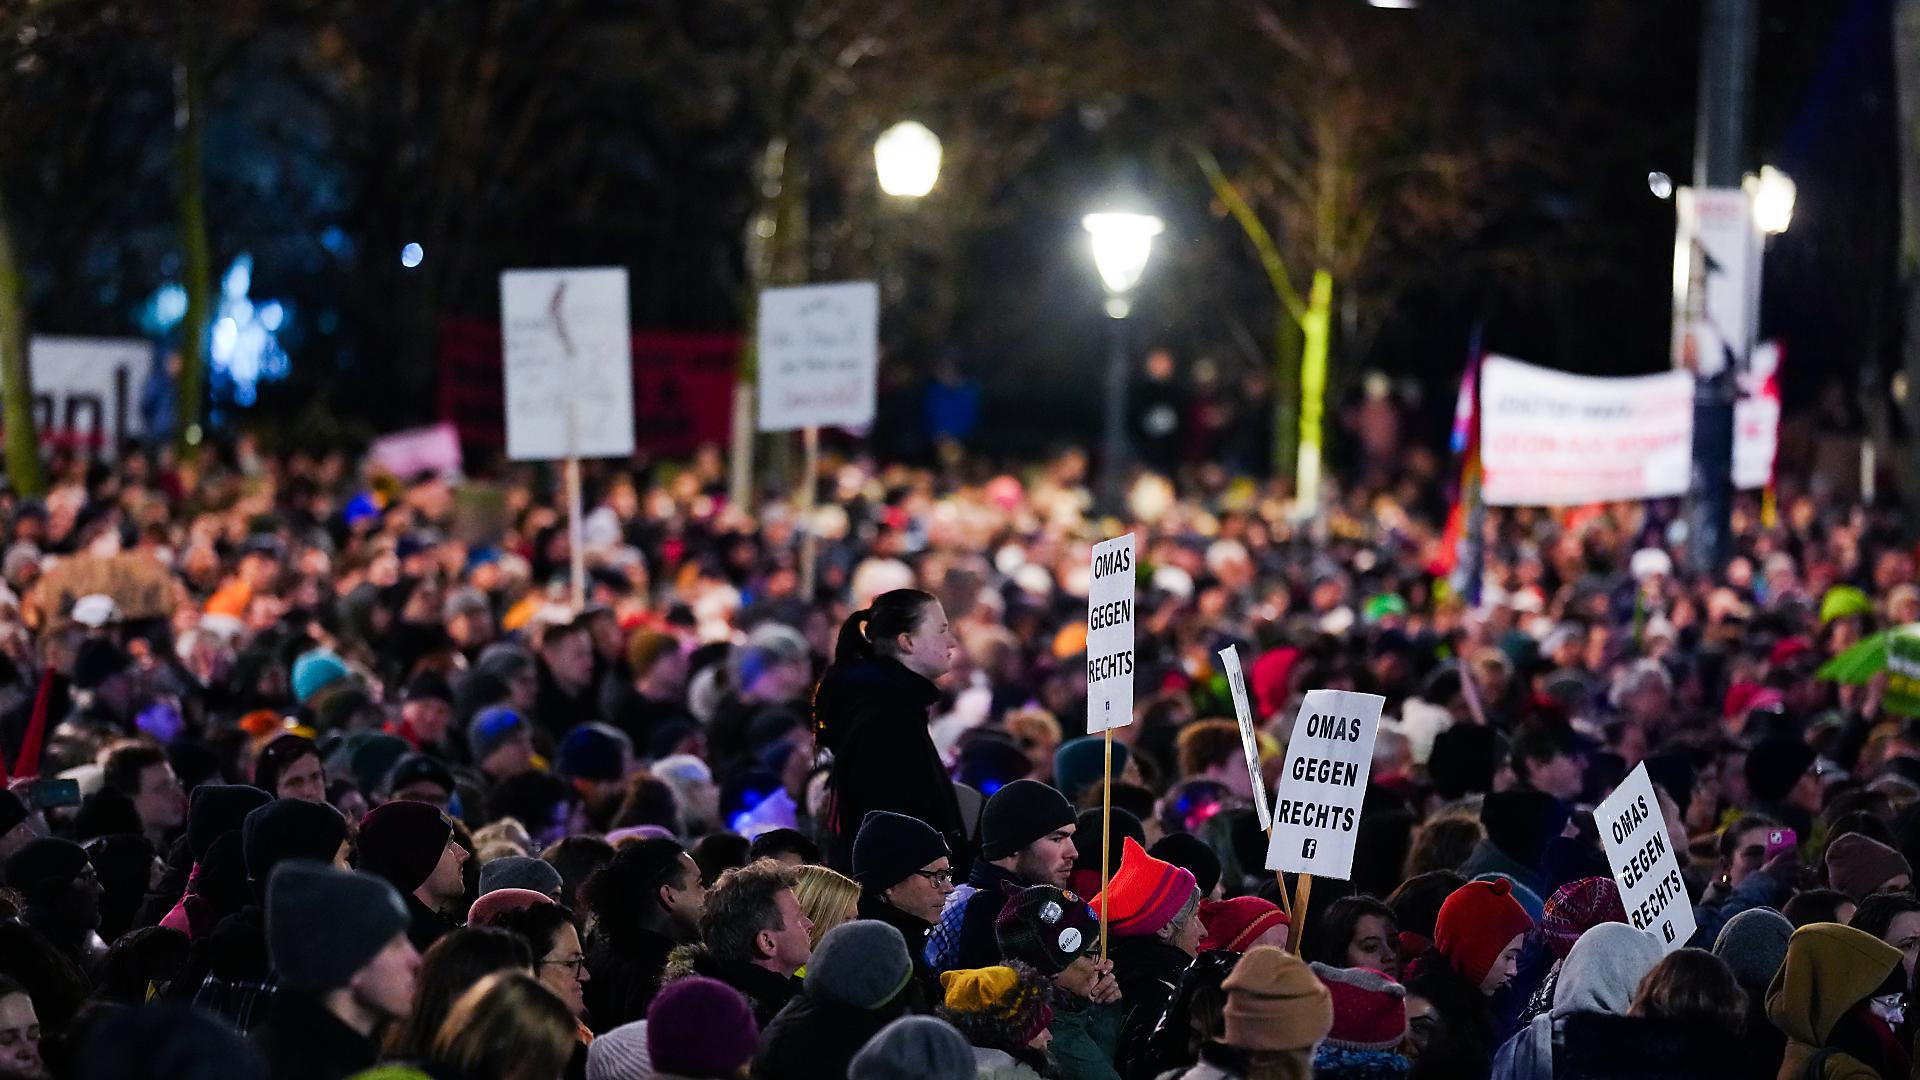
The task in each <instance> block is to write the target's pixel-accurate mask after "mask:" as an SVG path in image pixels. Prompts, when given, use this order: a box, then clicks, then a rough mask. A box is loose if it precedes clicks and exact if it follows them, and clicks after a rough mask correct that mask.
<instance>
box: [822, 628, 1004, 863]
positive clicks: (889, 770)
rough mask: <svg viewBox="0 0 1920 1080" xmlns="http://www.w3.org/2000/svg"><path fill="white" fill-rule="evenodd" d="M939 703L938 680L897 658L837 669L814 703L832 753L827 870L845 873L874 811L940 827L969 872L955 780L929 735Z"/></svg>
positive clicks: (956, 855) (964, 829) (828, 673)
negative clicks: (859, 835)
mask: <svg viewBox="0 0 1920 1080" xmlns="http://www.w3.org/2000/svg"><path fill="white" fill-rule="evenodd" d="M939 700H940V688H939V687H937V686H935V685H934V684H933V682H932V680H930V679H927V678H926V677H924V676H922V675H920V674H918V673H916V672H914V671H911V670H909V669H908V668H907V666H906V665H905V664H902V663H901V662H900V661H898V660H895V659H893V658H892V657H885V656H882V657H875V658H873V659H870V660H863V661H860V662H857V663H853V664H849V665H846V666H844V667H842V666H840V665H835V666H834V667H833V668H831V669H829V671H828V672H827V674H826V677H825V678H823V679H821V680H820V688H819V690H818V691H817V692H816V693H815V695H814V723H815V728H816V730H817V731H818V732H819V741H820V745H821V746H822V747H824V748H825V749H827V750H830V751H832V752H833V774H832V777H831V787H832V803H831V804H830V809H829V811H828V816H827V840H828V843H827V848H828V854H827V857H828V862H829V864H830V865H832V866H833V868H834V869H836V870H839V871H840V872H842V873H846V872H847V871H848V870H850V869H851V868H852V865H853V840H854V836H855V835H856V834H857V833H858V832H859V829H860V823H861V822H862V821H865V820H866V817H867V813H868V812H869V811H872V810H889V811H892V812H893V813H896V814H905V815H906V816H908V817H913V818H919V819H920V820H921V821H924V822H926V823H927V824H929V825H931V826H933V827H934V829H935V830H937V831H938V832H939V833H940V835H941V837H942V838H944V839H945V840H946V842H947V847H948V848H949V849H951V850H952V851H953V853H954V858H955V861H956V862H957V863H959V864H961V866H962V868H963V869H964V868H965V867H966V865H967V864H968V863H970V862H971V859H970V857H969V856H970V847H969V844H968V836H967V829H966V825H965V823H964V820H963V819H962V818H961V816H960V803H959V800H958V799H957V798H956V797H955V795H954V791H953V780H952V778H950V777H949V776H948V775H947V767H946V764H945V763H944V762H942V761H941V760H940V752H939V751H938V750H936V749H935V748H934V745H933V738H932V736H930V735H929V734H928V733H927V719H928V716H927V711H928V710H929V709H930V708H932V707H933V705H934V703H935V702H937V701H939Z"/></svg>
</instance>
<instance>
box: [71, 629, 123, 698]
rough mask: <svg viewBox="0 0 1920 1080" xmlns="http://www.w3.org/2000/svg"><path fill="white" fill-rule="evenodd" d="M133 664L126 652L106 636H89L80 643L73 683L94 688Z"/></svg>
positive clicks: (76, 655) (86, 687)
mask: <svg viewBox="0 0 1920 1080" xmlns="http://www.w3.org/2000/svg"><path fill="white" fill-rule="evenodd" d="M131 666H133V661H132V660H131V659H129V658H128V656H127V654H126V652H125V651H124V650H122V649H121V648H120V646H118V645H115V644H114V643H113V642H111V641H108V640H107V639H106V638H88V639H87V640H86V641H83V642H81V643H80V651H79V652H78V653H76V654H75V655H74V659H73V685H74V686H75V687H77V688H79V689H81V690H93V689H96V688H98V687H99V685H100V684H101V683H103V682H106V681H107V680H108V679H111V678H113V677H114V676H115V675H118V674H120V673H121V672H123V671H125V670H127V668H129V667H131Z"/></svg>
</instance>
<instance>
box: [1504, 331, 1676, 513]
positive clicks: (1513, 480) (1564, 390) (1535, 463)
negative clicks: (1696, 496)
mask: <svg viewBox="0 0 1920 1080" xmlns="http://www.w3.org/2000/svg"><path fill="white" fill-rule="evenodd" d="M1480 463H1481V466H1482V468H1483V469H1484V473H1483V475H1484V480H1483V481H1482V485H1481V491H1482V492H1483V493H1484V495H1485V498H1486V501H1487V505H1489V506H1580V505H1584V504H1586V503H1595V502H1612V501H1615V500H1627V499H1655V498H1663V497H1666V496H1671V495H1682V494H1685V493H1686V490H1687V485H1688V482H1689V480H1690V479H1691V477H1692V469H1693V375H1692V374H1691V373H1689V372H1686V371H1666V372H1661V373H1660V374H1658V375H1632V376H1625V377H1619V378H1592V377H1589V376H1585V375H1569V374H1567V373H1566V372H1563V371H1554V370H1551V369H1549V368H1543V367H1535V366H1534V365H1532V364H1525V363H1521V362H1520V361H1518V360H1513V359H1510V358H1508V357H1504V356H1489V357H1487V360H1486V363H1485V364H1484V365H1483V366H1482V367H1481V371H1480Z"/></svg>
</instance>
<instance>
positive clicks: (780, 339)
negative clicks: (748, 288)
mask: <svg viewBox="0 0 1920 1080" xmlns="http://www.w3.org/2000/svg"><path fill="white" fill-rule="evenodd" d="M758 345H759V359H758V364H759V380H760V394H759V397H760V425H759V426H760V430H761V431H796V430H799V429H801V428H809V427H864V426H866V425H868V424H871V423H873V412H874V395H875V382H876V373H877V372H878V371H879V366H880V289H879V287H878V286H876V285H875V284H874V283H873V282H871V281H849V282H843V283H841V284H838V285H804V286H800V287H798V288H791V289H767V290H765V291H763V292H762V293H761V294H760V324H759V338H758Z"/></svg>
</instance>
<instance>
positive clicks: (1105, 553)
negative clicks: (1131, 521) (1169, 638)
mask: <svg viewBox="0 0 1920 1080" xmlns="http://www.w3.org/2000/svg"><path fill="white" fill-rule="evenodd" d="M1131 723H1133V534H1132V533H1128V534H1127V535H1125V536H1119V537H1115V538H1114V539H1112V540H1108V541H1105V542H1103V543H1099V544H1095V545H1094V546H1093V572H1092V576H1091V577H1090V578H1089V579H1088V585H1087V730H1088V731H1089V732H1100V731H1106V730H1108V729H1109V728H1120V727H1126V726H1127V725H1128V724H1131Z"/></svg>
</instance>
